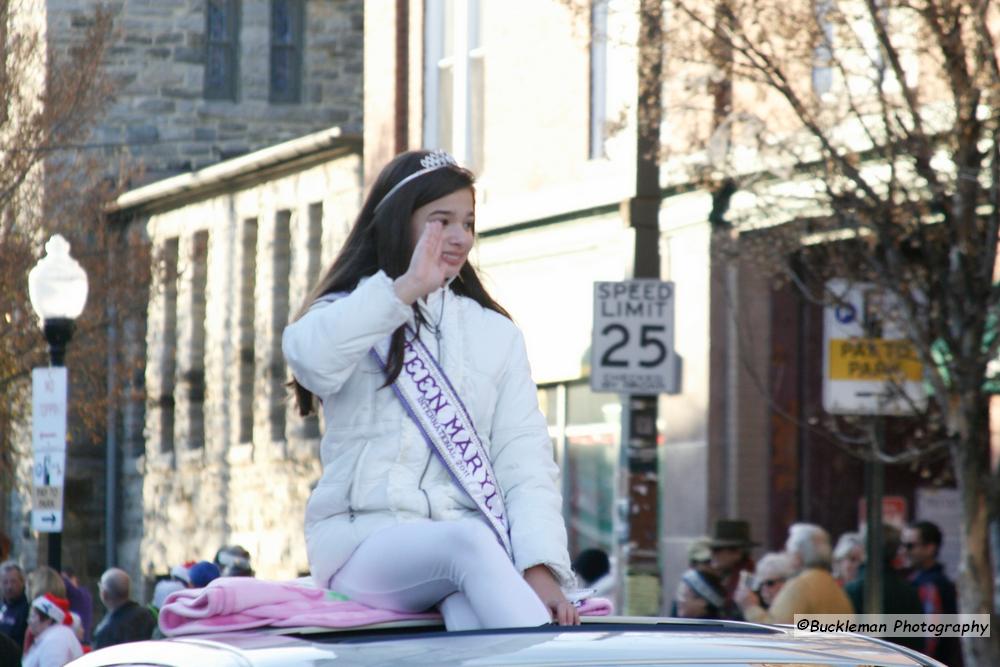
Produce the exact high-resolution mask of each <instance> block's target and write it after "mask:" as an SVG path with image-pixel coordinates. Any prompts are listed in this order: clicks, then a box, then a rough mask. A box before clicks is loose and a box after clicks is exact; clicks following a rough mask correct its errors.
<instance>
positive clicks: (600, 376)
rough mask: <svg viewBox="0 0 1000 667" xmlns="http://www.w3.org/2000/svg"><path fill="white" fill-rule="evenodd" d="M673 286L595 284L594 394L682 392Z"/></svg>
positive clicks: (642, 281)
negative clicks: (675, 350) (675, 334)
mask: <svg viewBox="0 0 1000 667" xmlns="http://www.w3.org/2000/svg"><path fill="white" fill-rule="evenodd" d="M673 348H674V285H673V283H671V282H664V281H661V280H655V279H636V280H625V281H620V282H598V283H594V329H593V332H592V336H591V347H590V349H591V358H590V366H591V375H590V387H591V389H592V390H593V391H595V392H612V393H619V394H659V393H676V392H677V391H679V384H680V377H679V364H678V361H679V359H678V357H677V355H676V353H675V352H674V349H673Z"/></svg>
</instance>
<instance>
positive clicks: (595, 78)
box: [589, 0, 608, 160]
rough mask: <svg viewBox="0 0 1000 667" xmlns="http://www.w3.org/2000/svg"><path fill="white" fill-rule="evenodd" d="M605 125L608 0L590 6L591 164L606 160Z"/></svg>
mask: <svg viewBox="0 0 1000 667" xmlns="http://www.w3.org/2000/svg"><path fill="white" fill-rule="evenodd" d="M607 121H608V0H593V3H592V4H591V6H590V149H589V155H590V159H591V160H596V159H599V158H603V157H606V156H607V154H606V152H605V146H604V140H605V128H606V126H607Z"/></svg>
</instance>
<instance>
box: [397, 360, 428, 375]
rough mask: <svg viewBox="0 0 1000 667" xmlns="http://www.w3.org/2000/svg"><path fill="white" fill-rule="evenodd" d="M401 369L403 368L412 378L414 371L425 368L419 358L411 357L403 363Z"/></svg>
mask: <svg viewBox="0 0 1000 667" xmlns="http://www.w3.org/2000/svg"><path fill="white" fill-rule="evenodd" d="M403 368H405V369H406V372H407V373H409V374H410V375H411V376H412V375H413V374H414V373H415V372H416V371H418V370H421V369H423V368H427V367H426V366H425V365H424V362H423V360H422V359H421V358H420V357H413V358H412V359H410V360H407V361H403Z"/></svg>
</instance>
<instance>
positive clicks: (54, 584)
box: [0, 546, 254, 667]
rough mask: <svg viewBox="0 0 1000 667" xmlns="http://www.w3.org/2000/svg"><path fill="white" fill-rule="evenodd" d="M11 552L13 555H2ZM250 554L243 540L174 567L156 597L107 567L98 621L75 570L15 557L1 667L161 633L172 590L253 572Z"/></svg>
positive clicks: (3, 586)
mask: <svg viewBox="0 0 1000 667" xmlns="http://www.w3.org/2000/svg"><path fill="white" fill-rule="evenodd" d="M3 555H4V556H5V557H7V556H8V554H6V553H5V554H3ZM253 574H254V572H253V568H252V567H251V566H250V554H249V552H247V550H246V549H244V548H242V547H240V546H227V547H223V548H221V549H219V551H218V552H217V553H216V554H215V558H214V559H213V560H212V561H199V562H193V561H192V562H189V563H185V564H183V565H178V566H175V567H173V568H171V571H170V573H169V574H168V575H166V576H164V577H162V578H161V580H160V581H158V582H157V584H156V588H155V590H154V595H153V601H152V603H151V604H149V605H142V604H140V603H139V602H137V601H136V600H135V596H134V595H133V590H132V581H131V578H130V577H129V575H128V573H127V572H125V570H122V569H120V568H117V567H112V568H108V569H107V570H105V571H104V573H103V574H102V575H101V577H100V579H99V580H98V582H97V592H98V595H99V599H100V602H101V607H102V608H103V610H104V613H103V616H102V617H101V618H100V621H99V622H98V623H97V624H96V625H94V618H95V611H97V610H96V609H95V604H94V601H93V597H92V595H91V593H90V591H89V590H88V589H87V587H86V586H84V585H81V583H80V581H79V579H78V578H77V576H76V574H75V573H74V572H73V571H72V570H71V569H69V568H66V569H64V570H63V571H62V572H57V571H56V570H54V569H52V568H51V567H48V566H45V565H41V566H38V567H36V568H35V569H33V570H30V571H26V570H25V568H24V567H22V565H21V564H20V563H19V562H18V561H17V560H16V559H7V560H3V562H2V563H0V665H3V666H5V667H6V666H7V665H11V666H12V667H13V666H14V665H22V667H62V666H63V665H65V664H67V663H69V662H70V661H72V660H75V659H76V658H78V657H80V656H82V655H83V654H84V653H86V652H88V651H90V650H93V649H99V648H104V647H105V646H112V645H115V644H122V643H126V642H133V641H141V640H144V639H150V638H152V637H155V636H158V633H159V629H158V627H157V614H158V612H159V609H160V607H162V606H163V604H165V603H166V602H167V601H168V600H169V595H170V593H172V592H174V591H177V590H180V589H183V588H202V587H204V586H207V585H208V584H209V583H210V582H211V581H212V580H214V579H216V578H218V577H220V576H253Z"/></svg>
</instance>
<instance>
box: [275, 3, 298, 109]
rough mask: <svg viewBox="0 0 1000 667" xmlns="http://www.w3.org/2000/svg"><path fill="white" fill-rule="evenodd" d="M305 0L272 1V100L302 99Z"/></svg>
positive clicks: (291, 101) (288, 100)
mask: <svg viewBox="0 0 1000 667" xmlns="http://www.w3.org/2000/svg"><path fill="white" fill-rule="evenodd" d="M304 23H305V2H303V0H271V76H270V85H271V101H272V102H288V103H297V102H301V101H302V34H303V25H304Z"/></svg>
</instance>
